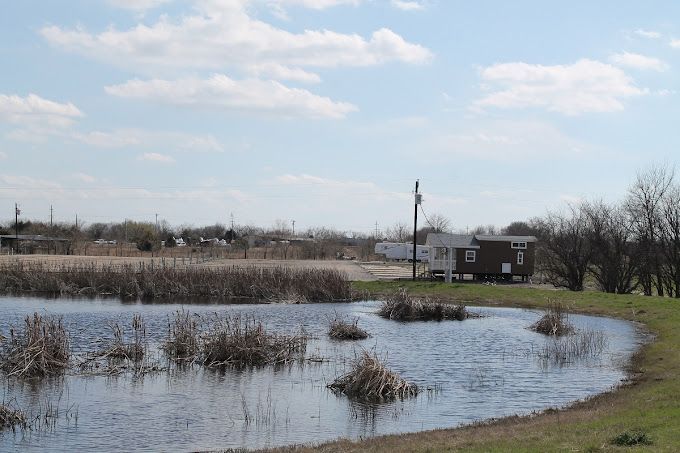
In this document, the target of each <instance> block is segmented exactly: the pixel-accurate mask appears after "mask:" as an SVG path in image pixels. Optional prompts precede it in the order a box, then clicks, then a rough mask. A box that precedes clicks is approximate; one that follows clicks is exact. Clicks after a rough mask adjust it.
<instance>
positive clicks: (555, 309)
mask: <svg viewBox="0 0 680 453" xmlns="http://www.w3.org/2000/svg"><path fill="white" fill-rule="evenodd" d="M529 329H531V330H533V331H534V332H538V333H542V334H545V335H555V336H562V335H568V334H571V333H574V326H572V325H571V323H569V315H568V314H567V312H566V309H565V308H564V307H563V306H562V304H560V303H559V302H554V303H551V304H550V308H548V311H547V312H546V313H545V315H543V317H541V319H539V320H538V321H536V322H535V323H533V324H532V325H531V326H529Z"/></svg>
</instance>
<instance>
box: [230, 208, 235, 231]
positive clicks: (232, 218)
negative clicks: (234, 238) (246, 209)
mask: <svg viewBox="0 0 680 453" xmlns="http://www.w3.org/2000/svg"><path fill="white" fill-rule="evenodd" d="M230 215H231V231H232V232H233V231H234V213H233V212H232V213H231V214H230Z"/></svg>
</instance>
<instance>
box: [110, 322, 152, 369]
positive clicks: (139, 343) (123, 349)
mask: <svg viewBox="0 0 680 453" xmlns="http://www.w3.org/2000/svg"><path fill="white" fill-rule="evenodd" d="M131 327H132V334H131V336H130V339H129V341H126V338H125V337H126V335H125V332H124V330H123V328H122V327H121V325H120V324H119V323H113V324H111V330H112V331H113V341H112V342H111V344H110V346H109V347H108V348H106V350H104V351H103V352H102V353H101V354H100V357H101V358H112V359H124V360H130V361H132V362H135V363H138V362H141V361H142V359H143V358H144V355H145V354H146V349H147V342H146V323H145V322H144V318H142V316H141V315H139V314H135V315H133V316H132V325H131Z"/></svg>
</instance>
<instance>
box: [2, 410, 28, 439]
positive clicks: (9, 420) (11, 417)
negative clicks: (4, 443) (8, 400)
mask: <svg viewBox="0 0 680 453" xmlns="http://www.w3.org/2000/svg"><path fill="white" fill-rule="evenodd" d="M17 426H18V427H20V428H26V427H28V421H27V420H26V415H24V413H23V412H21V411H20V410H15V409H11V408H9V407H7V406H5V405H3V404H0V432H2V431H4V430H6V429H12V430H13V429H14V428H16V427H17Z"/></svg>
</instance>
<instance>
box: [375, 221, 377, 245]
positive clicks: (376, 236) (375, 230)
mask: <svg viewBox="0 0 680 453" xmlns="http://www.w3.org/2000/svg"><path fill="white" fill-rule="evenodd" d="M375 238H376V240H377V239H378V221H377V220H376V221H375Z"/></svg>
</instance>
